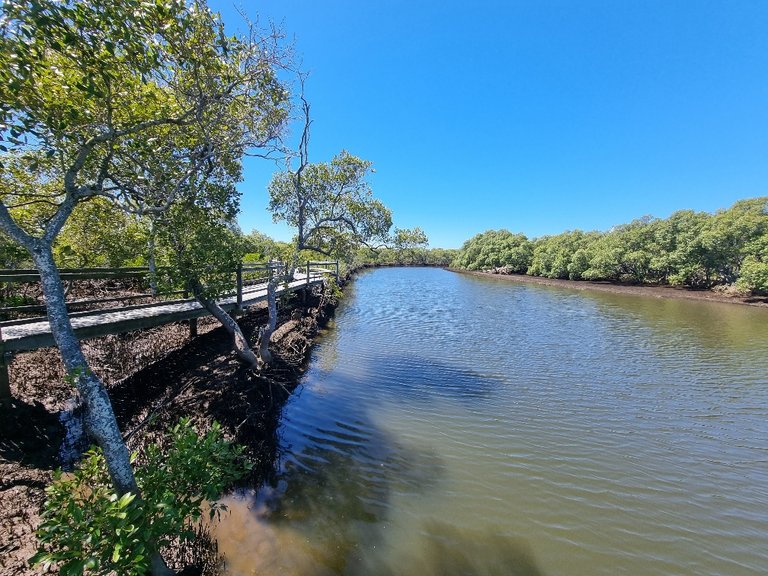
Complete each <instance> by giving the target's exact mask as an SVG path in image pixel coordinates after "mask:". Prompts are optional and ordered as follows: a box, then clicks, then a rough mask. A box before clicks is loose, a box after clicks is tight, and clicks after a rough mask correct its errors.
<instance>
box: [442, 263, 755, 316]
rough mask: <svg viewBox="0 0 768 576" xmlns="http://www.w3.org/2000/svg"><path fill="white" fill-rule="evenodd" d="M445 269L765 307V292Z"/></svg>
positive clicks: (525, 281) (512, 279)
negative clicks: (740, 292) (738, 292)
mask: <svg viewBox="0 0 768 576" xmlns="http://www.w3.org/2000/svg"><path fill="white" fill-rule="evenodd" d="M446 269H447V270H450V271H451V272H456V273H457V274H466V275H468V276H479V277H482V278H496V279H499V280H503V281H506V282H516V283H521V284H538V285H540V286H557V287H560V288H569V289H572V290H592V291H596V292H610V293H613V294H629V295H634V296H647V297H653V298H675V299H682V300H698V301H702V302H721V303H726V304H741V305H743V306H755V307H758V308H768V297H766V296H731V295H727V294H722V293H717V292H713V291H712V290H692V289H690V288H678V287H674V286H657V285H642V284H640V285H634V284H618V283H612V282H592V281H589V280H561V279H557V278H544V277H541V276H527V275H525V274H494V273H492V272H478V271H470V270H462V269H458V268H446Z"/></svg>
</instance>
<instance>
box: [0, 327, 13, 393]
mask: <svg viewBox="0 0 768 576" xmlns="http://www.w3.org/2000/svg"><path fill="white" fill-rule="evenodd" d="M8 360H9V358H8V357H7V356H6V352H5V347H4V346H3V333H2V331H1V330H0V402H2V401H3V400H10V399H11V377H10V375H9V374H8Z"/></svg>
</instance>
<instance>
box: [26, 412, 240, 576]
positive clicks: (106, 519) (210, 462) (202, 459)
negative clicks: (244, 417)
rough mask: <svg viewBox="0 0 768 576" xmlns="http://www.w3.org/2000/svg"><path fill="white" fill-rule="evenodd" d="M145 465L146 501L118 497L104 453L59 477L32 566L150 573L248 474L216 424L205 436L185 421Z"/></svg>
mask: <svg viewBox="0 0 768 576" xmlns="http://www.w3.org/2000/svg"><path fill="white" fill-rule="evenodd" d="M139 460H140V463H139V464H138V465H136V481H137V483H138V485H139V488H140V489H141V491H142V498H141V499H140V498H137V496H136V494H134V493H131V492H127V493H124V494H122V495H119V494H118V493H117V492H115V490H114V488H113V487H112V484H111V482H110V478H109V474H108V473H107V468H106V465H105V463H104V457H103V455H102V453H101V450H99V449H98V448H93V449H92V450H90V451H89V452H88V453H87V454H86V456H85V458H84V459H83V460H82V462H81V463H80V466H79V468H78V469H77V470H76V471H75V472H74V473H73V474H63V473H61V472H58V473H57V474H56V478H55V480H54V482H53V483H52V484H51V486H49V487H48V488H47V489H46V492H47V494H48V497H47V501H46V503H45V511H44V520H43V523H42V525H41V526H40V528H39V530H38V538H39V540H40V543H41V549H40V551H39V552H38V553H37V554H36V555H35V556H34V557H33V559H32V561H33V563H35V564H37V565H39V566H41V567H42V568H43V569H44V570H47V569H48V567H50V566H56V567H58V569H59V571H60V573H61V574H64V575H65V576H66V575H82V574H89V575H101V574H103V575H107V574H124V575H126V576H129V575H143V574H146V573H147V571H148V569H149V567H150V562H151V558H152V556H153V554H156V553H157V552H158V551H160V550H161V549H162V548H163V547H165V546H167V545H168V544H170V543H171V542H172V541H173V540H174V539H175V538H182V539H189V538H192V537H193V536H194V532H193V531H192V528H193V524H194V523H195V522H196V521H198V520H199V519H200V518H201V515H202V512H203V508H202V505H203V502H204V501H207V502H209V510H210V514H211V516H212V517H213V515H215V514H217V513H218V512H219V510H220V507H219V506H217V505H216V504H215V502H214V501H215V499H216V498H217V497H218V496H219V495H220V494H221V492H222V490H223V489H225V488H226V487H227V486H229V485H231V484H232V483H233V482H235V481H236V480H238V479H239V478H242V477H243V476H244V475H245V474H247V472H248V470H249V469H250V466H249V465H248V464H247V463H246V462H245V461H244V459H243V458H242V457H241V449H240V448H239V447H236V446H234V445H232V444H231V443H229V442H228V441H226V440H224V439H223V437H222V432H221V428H220V427H219V425H218V424H214V425H213V427H212V428H211V430H210V431H209V432H208V433H207V434H205V435H204V436H203V437H199V436H198V435H197V434H196V433H195V431H194V430H193V429H192V427H191V425H190V423H189V421H188V420H184V419H183V420H181V421H180V422H179V424H177V425H176V426H175V427H173V428H172V430H171V447H170V449H169V450H168V451H167V452H165V453H163V452H161V450H160V448H159V447H158V446H156V445H150V446H149V447H148V448H147V450H146V453H145V454H144V455H143V456H142V457H141V458H140V459H139Z"/></svg>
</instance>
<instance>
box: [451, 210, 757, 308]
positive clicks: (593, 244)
mask: <svg viewBox="0 0 768 576" xmlns="http://www.w3.org/2000/svg"><path fill="white" fill-rule="evenodd" d="M452 265H453V266H455V267H457V268H463V269H467V270H483V271H494V272H497V273H500V274H527V275H531V276H541V277H545V278H558V279H569V280H592V281H609V282H622V283H634V284H654V285H671V286H684V287H687V288H692V289H719V290H731V291H737V292H739V291H741V292H745V293H750V292H751V293H753V294H766V293H768V197H761V198H753V199H747V200H741V201H739V202H736V203H735V204H734V205H733V206H731V207H730V208H728V209H725V210H720V211H718V212H716V213H714V214H709V213H705V212H695V211H693V210H681V211H679V212H675V213H674V214H672V215H671V216H670V217H669V218H665V219H660V218H653V217H650V216H646V217H643V218H640V219H637V220H633V221H632V222H630V223H629V224H622V225H620V226H616V227H614V228H612V229H610V230H609V231H607V232H584V231H581V230H571V231H566V232H563V233H561V234H556V235H551V236H542V237H540V238H534V239H529V238H527V237H526V236H525V235H524V234H514V233H512V232H509V231H507V230H489V231H487V232H483V233H482V234H478V235H476V236H474V237H473V238H471V239H469V240H467V241H466V242H465V243H464V245H463V246H462V247H461V249H460V250H459V252H458V254H457V255H456V257H455V258H454V260H453V263H452Z"/></svg>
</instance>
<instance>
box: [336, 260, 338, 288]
mask: <svg viewBox="0 0 768 576" xmlns="http://www.w3.org/2000/svg"><path fill="white" fill-rule="evenodd" d="M336 282H337V283H338V282H339V261H338V260H336Z"/></svg>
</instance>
